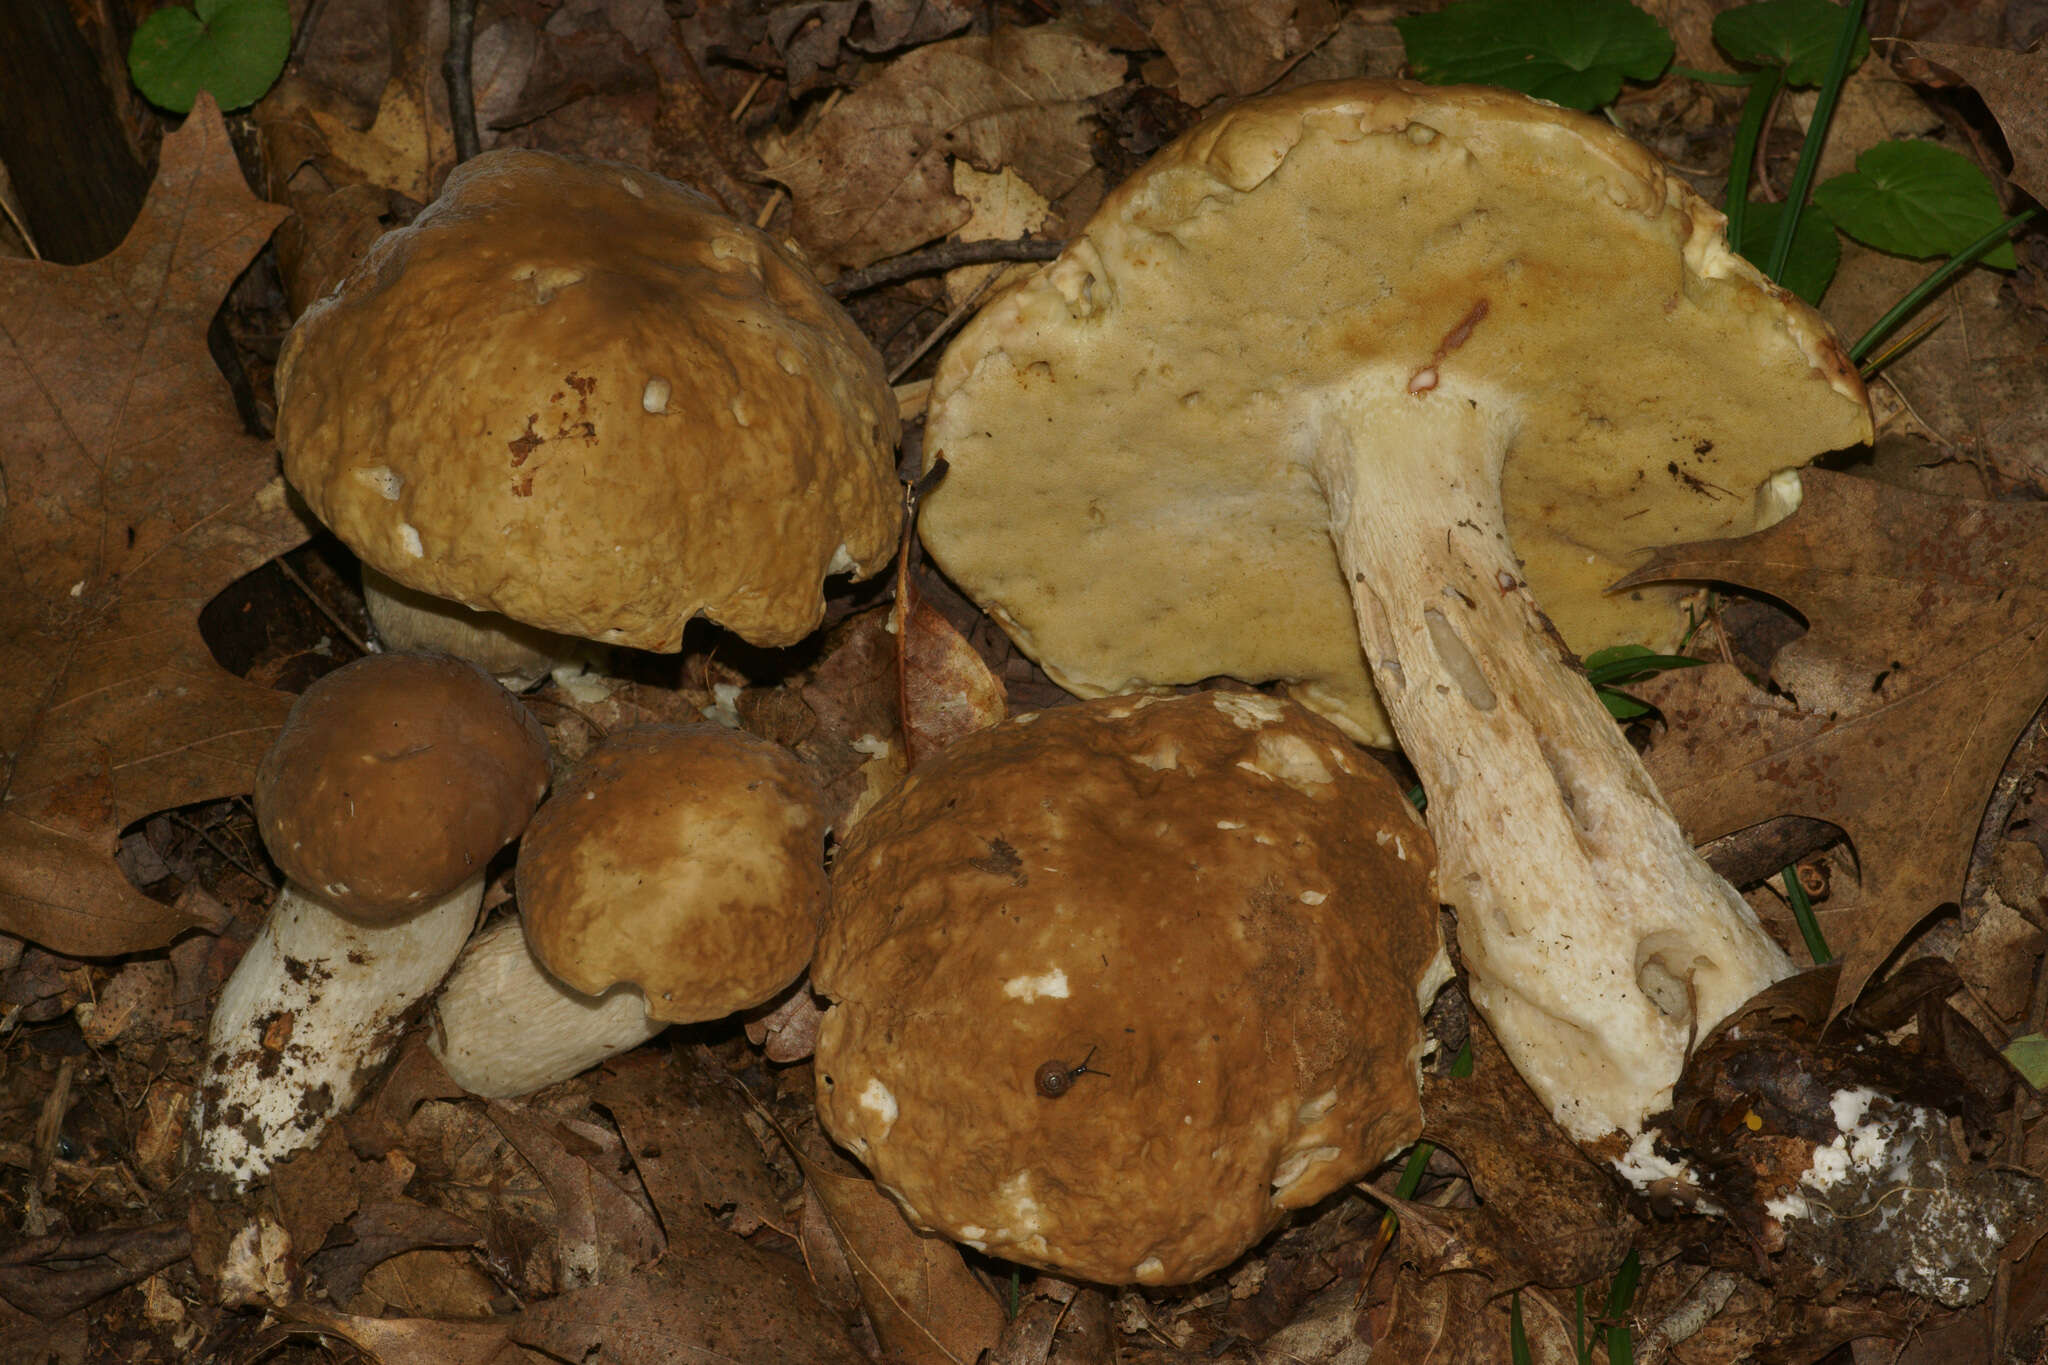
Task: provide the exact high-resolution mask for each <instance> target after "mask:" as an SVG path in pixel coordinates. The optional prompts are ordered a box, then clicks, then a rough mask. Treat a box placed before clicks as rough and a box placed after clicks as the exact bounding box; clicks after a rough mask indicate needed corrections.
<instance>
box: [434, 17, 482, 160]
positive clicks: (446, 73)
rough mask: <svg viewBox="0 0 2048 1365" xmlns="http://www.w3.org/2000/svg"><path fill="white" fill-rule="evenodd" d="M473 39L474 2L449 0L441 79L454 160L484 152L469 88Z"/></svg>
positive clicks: (473, 95) (474, 100) (465, 158)
mask: <svg viewBox="0 0 2048 1365" xmlns="http://www.w3.org/2000/svg"><path fill="white" fill-rule="evenodd" d="M475 36H476V0H448V51H447V52H446V53H445V54H444V55H443V56H442V58H441V79H442V80H444V81H446V82H448V121H449V122H450V123H451V124H453V125H454V128H455V160H456V161H457V162H463V161H467V160H469V159H470V158H471V157H473V156H475V155H476V154H477V153H478V152H480V151H482V150H483V144H482V143H480V142H478V141H477V134H476V91H475V90H474V89H473V88H472V87H471V85H470V66H469V49H470V45H471V43H472V41H473V40H474V38H475Z"/></svg>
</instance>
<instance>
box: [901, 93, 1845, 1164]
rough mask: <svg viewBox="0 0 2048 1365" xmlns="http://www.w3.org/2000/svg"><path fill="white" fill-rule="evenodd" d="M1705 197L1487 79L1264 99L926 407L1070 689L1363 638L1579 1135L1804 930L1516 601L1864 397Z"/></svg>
mask: <svg viewBox="0 0 2048 1365" xmlns="http://www.w3.org/2000/svg"><path fill="white" fill-rule="evenodd" d="M1723 227H1724V220H1723V218H1722V215H1721V214H1719V213H1718V212H1716V211H1715V210H1714V209H1713V208H1711V207H1710V206H1708V205H1707V204H1706V203H1705V202H1703V201H1702V200H1701V199H1699V198H1698V196H1696V195H1695V194H1693V192H1692V191H1691V190H1690V189H1688V188H1687V187H1686V186H1685V185H1684V184H1683V183H1682V182H1681V181H1680V180H1679V179H1678V178H1677V177H1676V176H1674V175H1672V174H1670V173H1668V172H1667V171H1666V169H1665V167H1664V166H1663V165H1662V164H1661V163H1660V162H1659V161H1658V160H1657V159H1656V158H1655V157H1654V156H1653V155H1651V154H1650V153H1649V152H1647V151H1645V150H1644V149H1643V148H1642V147H1640V146H1638V145H1637V144H1635V143H1634V142H1631V141H1629V140H1628V139H1627V138H1626V137H1624V136H1623V135H1622V134H1620V133H1619V132H1617V131H1615V130H1614V129H1613V128H1612V127H1609V126H1608V125H1606V124H1604V123H1601V122H1600V121H1598V120H1596V119H1591V118H1587V117H1584V116H1582V115H1579V114H1575V113H1570V112H1568V111H1565V110H1561V109H1557V108H1555V107H1553V106H1550V105H1547V104H1543V103H1540V102H1537V101H1534V100H1529V99H1526V98H1523V97H1521V96H1518V95H1513V94H1509V93H1507V92H1504V91H1498V90H1489V89H1477V88H1468V89H1437V88H1430V87H1425V86H1420V85H1414V84H1408V83H1402V82H1373V81H1354V82H1339V83H1331V84H1326V85H1318V86H1306V87H1302V88H1299V89H1296V90H1293V91H1290V92H1288V93H1285V94H1282V95H1277V96H1273V97H1270V98H1264V99H1254V100H1250V101H1247V102H1245V103H1243V104H1241V105H1238V106H1236V107H1235V108H1232V109H1230V110H1227V111H1226V112H1224V113H1222V114H1220V115H1218V116H1216V117H1214V118H1212V119H1210V120H1208V121H1206V122H1204V123H1202V124H1200V125H1198V126H1197V127H1195V128H1194V129H1192V130H1190V131H1189V132H1188V133H1187V134H1185V135H1184V136H1183V137H1181V138H1180V139H1179V140H1177V141H1176V142H1174V143H1173V144H1172V145H1171V146H1169V147H1168V148H1166V149H1165V150H1164V151H1162V152H1160V153H1159V154H1158V155H1157V156H1156V157H1155V158H1154V159H1153V160H1152V161H1151V163H1149V164H1148V165H1147V166H1146V167H1144V168H1143V169H1142V170H1140V171H1139V172H1138V174H1136V175H1135V176H1133V177H1132V178H1131V179H1130V180H1129V181H1128V182H1127V183H1125V184H1124V185H1123V186H1122V187H1120V188H1119V189H1118V190H1117V191H1116V192H1115V193H1114V194H1112V195H1111V196H1110V197H1109V199H1108V200H1107V201H1106V202H1105V203H1104V204H1103V206H1102V208H1101V210H1100V211H1099V212H1098V213H1097V215H1096V216H1095V218H1094V219H1093V221H1091V222H1090V223H1089V225H1088V227H1087V228H1086V230H1085V231H1084V232H1082V233H1081V234H1080V236H1078V237H1077V238H1076V239H1075V240H1074V241H1072V242H1071V243H1069V245H1068V246H1067V248H1066V250H1065V251H1064V253H1063V254H1062V255H1061V257H1060V258H1059V259H1058V260H1057V261H1054V262H1052V263H1051V264H1049V265H1048V266H1046V267H1045V268H1044V269H1043V270H1042V271H1040V272H1039V273H1037V274H1036V275H1035V276H1033V277H1032V278H1030V279H1029V280H1028V281H1027V282H1025V283H1024V284H1023V285H1021V286H1019V287H1018V288H1016V289H1015V290H1013V291H1012V292H1011V293H1009V294H1008V295H1006V296H1005V297H1003V298H1002V299H1000V300H999V301H997V302H996V303H995V304H993V305H991V306H990V307H989V308H987V309H985V310H984V311H983V312H982V313H981V315H980V316H979V317H978V318H976V319H975V320H974V322H973V323H972V324H971V325H970V326H969V327H968V328H967V329H966V330H965V331H963V333H962V334H961V335H960V337H959V338H958V339H957V340H956V341H955V342H954V344H953V345H952V346H951V347H950V348H949V350H948V351H947V353H946V355H945V358H944V360H943V361H942V363H941V366H940V369H939V372H938V375H937V377H936V380H935V383H934V386H933V391H932V403H931V412H930V417H929V420H928V424H927V427H926V444H925V448H926V451H927V453H928V456H930V457H939V456H943V457H944V458H945V459H946V460H947V461H948V463H949V465H950V471H949V473H948V474H947V476H946V479H945V481H944V482H943V483H942V484H941V485H940V486H939V488H938V489H937V490H935V491H934V493H933V494H932V495H931V497H930V498H929V499H928V500H927V502H926V505H925V509H924V512H923V518H922V521H921V523H920V525H921V531H922V533H923V535H924V539H925V544H926V545H927V546H928V547H929V549H930V550H931V552H932V555H933V557H934V558H935V559H936V560H937V561H938V563H939V564H940V565H941V566H942V567H943V568H944V569H945V571H946V572H947V573H948V574H950V575H951V576H952V577H953V578H954V579H955V580H956V581H957V582H959V583H960V584H961V585H962V586H963V587H965V588H966V589H967V590H968V591H969V592H970V593H971V594H973V595H974V597H975V598H976V599H977V600H978V601H979V602H980V603H981V604H982V605H983V606H984V607H986V608H987V610H988V611H989V612H990V613H991V614H992V615H993V616H995V617H996V619H997V620H999V621H1001V622H1002V623H1003V624H1004V625H1005V626H1007V627H1008V628H1009V629H1010V631H1011V633H1012V634H1013V635H1014V636H1015V637H1016V638H1017V639H1018V640H1019V641H1020V642H1021V643H1022V644H1023V646H1024V648H1025V649H1026V650H1027V651H1028V652H1030V653H1031V654H1032V655H1033V656H1035V657H1036V658H1038V659H1039V660H1040V661H1041V662H1042V663H1044V664H1045V665H1046V666H1047V667H1048V669H1049V670H1051V671H1052V672H1053V673H1054V675H1055V677H1058V678H1061V679H1063V680H1065V681H1067V682H1068V683H1069V685H1070V686H1073V687H1075V688H1076V689H1077V690H1080V691H1083V692H1097V691H1116V690H1123V689H1127V688H1134V687H1140V686H1145V685H1152V684H1159V683H1165V682H1171V681H1176V680H1184V679H1190V678H1197V677H1203V676H1207V675H1211V674H1218V673H1225V674H1232V675H1235V676H1239V677H1245V678H1270V677H1275V676H1281V677H1290V678H1297V679H1308V680H1310V681H1311V682H1314V683H1316V684H1318V686H1317V687H1314V688H1311V689H1310V691H1311V694H1312V695H1314V694H1315V693H1317V692H1318V691H1320V692H1321V694H1322V699H1323V700H1324V702H1325V703H1326V704H1327V703H1328V701H1329V697H1330V694H1332V693H1340V694H1341V693H1346V692H1347V691H1348V692H1355V691H1357V690H1358V689H1356V688H1354V687H1352V686H1351V685H1350V684H1348V683H1345V682H1344V681H1343V677H1344V676H1346V675H1344V673H1343V670H1342V669H1340V668H1336V667H1335V665H1334V664H1332V662H1331V661H1332V660H1337V659H1341V658H1343V657H1345V656H1347V655H1350V654H1351V652H1352V651H1353V650H1354V649H1362V654H1363V658H1364V661H1365V662H1366V663H1367V664H1368V665H1369V666H1370V669H1371V673H1372V678H1373V680H1374V681H1375V682H1376V684H1377V685H1378V690H1379V693H1380V696H1381V697H1382V698H1383V699H1384V701H1385V705H1386V709H1387V712H1388V713H1389V715H1390V716H1391V718H1392V722H1393V729H1394V732H1395V733H1396V734H1397V735H1398V736H1399V739H1400V743H1401V745H1402V747H1403V748H1404V749H1405V750H1406V751H1407V754H1408V757H1409V759H1410V761H1411V762H1412V763H1413V764H1414V765H1415V768H1416V771H1417V772H1418V773H1419V774H1420V776H1421V777H1422V780H1423V783H1424V785H1425V787H1426V788H1427V790H1428V794H1429V821H1430V825H1431V828H1432V829H1433V830H1434V831H1435V834H1436V838H1437V843H1438V847H1439V848H1440V850H1441V852H1442V858H1443V866H1442V870H1441V873H1440V878H1441V882H1442V886H1443V892H1444V896H1445V898H1446V899H1447V900H1448V901H1451V902H1452V903H1454V904H1455V905H1456V906H1457V907H1458V911H1459V921H1458V923H1459V929H1458V934H1459V942H1460V944H1461V945H1462V947H1463V949H1464V956H1465V960H1466V962H1467V963H1468V964H1469V965H1470V968H1471V977H1472V988H1473V998H1474V1001H1475V1003H1476V1004H1477V1005H1478V1006H1479V1008H1480V1009H1481V1011H1482V1012H1483V1013H1484V1014H1485V1016H1486V1018H1487V1019H1488V1021H1489V1022H1490V1023H1491V1024H1492V1026H1493V1029H1494V1031H1495V1032H1496V1033H1497V1034H1498V1035H1499V1036H1500V1039H1501V1042H1502V1043H1503V1045H1504V1046H1505V1047H1506V1048H1507V1050H1508V1052H1509V1053H1510V1055H1511V1056H1512V1057H1513V1059H1514V1061H1515V1064H1516V1065H1517V1067H1518V1068H1519V1069H1520V1070H1521V1072H1522V1074H1523V1075H1524V1076H1525V1077H1527V1078H1528V1079H1529V1081H1530V1083H1531V1084H1532V1085H1533V1086H1534V1087H1535V1088H1536V1090H1537V1093H1538V1094H1539V1095H1541V1096H1542V1098H1543V1099H1544V1100H1545V1102H1546V1103H1547V1104H1548V1105H1549V1106H1550V1108H1551V1109H1552V1111H1553V1112H1554V1113H1555V1115H1556V1116H1557V1118H1558V1119H1559V1120H1560V1121H1561V1122H1562V1123H1563V1124H1564V1126H1565V1127H1566V1128H1567V1129H1568V1130H1570V1132H1572V1133H1573V1134H1574V1135H1576V1136H1577V1137H1579V1138H1581V1139H1587V1140H1591V1139H1596V1138H1599V1137H1601V1136H1602V1135H1606V1134H1612V1133H1619V1134H1621V1135H1623V1138H1624V1141H1623V1142H1622V1143H1621V1144H1619V1145H1621V1146H1627V1145H1629V1143H1628V1141H1627V1139H1628V1138H1630V1137H1632V1136H1633V1135H1635V1134H1637V1133H1639V1132H1640V1130H1641V1128H1642V1125H1643V1121H1644V1118H1645V1116H1646V1115H1647V1114H1648V1113H1650V1112H1651V1111H1653V1110H1655V1109H1658V1108H1660V1107H1662V1106H1663V1105H1664V1104H1666V1103H1667V1102H1668V1100H1669V1098H1670V1093H1671V1086H1672V1084H1673V1082H1674V1080H1675V1079H1676V1078H1677V1076H1678V1074H1679V1070H1680V1067H1681V1064H1682V1062H1683V1059H1684V1056H1685V1052H1686V1047H1687V1043H1688V1040H1689V1039H1692V1038H1694V1037H1696V1036H1699V1035H1702V1034H1704V1033H1705V1031H1706V1030H1707V1029H1708V1028H1709V1027H1710V1026H1711V1025H1712V1024H1713V1023H1714V1022H1715V1021H1716V1020H1718V1019H1720V1018H1722V1017H1723V1016H1724V1015H1725V1014H1726V1013H1727V1012H1728V1011H1729V1010H1730V1009H1732V1008H1733V1007H1734V1006H1736V1005H1737V1004H1739V1003H1740V1002H1741V1001H1743V1000H1744V999H1746V998H1748V997H1749V996H1750V995H1751V994H1752V993H1753V992H1755V991H1756V990H1757V989H1759V988H1760V987H1762V986H1764V985H1766V984H1768V983H1769V982H1771V981H1773V980H1775V979H1777V978H1779V977H1781V976H1782V975H1784V974H1786V973H1787V972H1788V971H1789V970H1790V964H1789V962H1788V960H1787V958H1786V956H1785V954H1784V953H1783V952H1782V951H1781V950H1780V949H1779V948H1778V947H1777V945H1776V944H1775V943H1773V942H1772V940H1771V939H1770V937H1769V936H1768V935H1767V934H1766V933H1765V932H1764V931H1763V929H1762V928H1761V926H1760V925H1759V924H1758V923H1757V921H1756V918H1755V916H1754V915H1753V914H1752V913H1751V912H1750V910H1749V908H1748V907H1747V905H1745V904H1744V902H1743V901H1742V899H1741V897H1740V896H1739V895H1737V894H1736V892H1735V891H1734V890H1733V889H1732V888H1731V887H1729V886H1728V885H1727V884H1726V883H1725V882H1723V881H1722V880H1721V879H1720V878H1719V877H1717V876H1715V875H1714V874H1713V873H1712V872H1711V871H1710V870H1709V869H1708V868H1707V867H1706V866H1705V864H1704V863H1702V862H1701V861H1700V860H1699V859H1698V858H1697V857H1696V856H1695V855H1694V854H1693V852H1692V849H1691V848H1690V846H1689V845H1688V843H1687V841H1686V839H1685V837H1684V835H1683V833H1682V832H1681V831H1680V830H1679V828H1678V826H1677V825H1676V823H1675V822H1674V821H1673V820H1672V818H1671V816H1670V813H1669V811H1668V809H1667V807H1666V806H1665V805H1664V803H1663V801H1662V799H1661V798H1660V797H1659V796H1658V795H1657V793H1656V790H1655V788H1654V787H1653V785H1652V784H1651V782H1650V780H1649V778H1648V777H1647V775H1646V774H1645V773H1644V771H1643V769H1642V766H1641V764H1640V763H1639V762H1638V761H1637V758H1636V755H1635V753H1634V752H1633V751H1632V750H1631V749H1630V747H1629V745H1628V743H1627V742H1626V740H1625V739H1624V738H1623V737H1622V736H1621V734H1620V733H1619V732H1618V730H1617V729H1616V727H1615V725H1614V724H1613V722H1612V721H1611V720H1610V718H1609V717H1608V715H1607V713H1606V711H1605V709H1604V708H1603V707H1602V706H1601V705H1600V703H1599V702H1598V700H1597V699H1596V697H1595V696H1594V694H1593V692H1592V690H1591V689H1590V688H1589V687H1588V686H1587V684H1586V682H1585V680H1584V677H1583V675H1582V674H1581V672H1580V670H1579V668H1578V666H1577V664H1576V662H1575V660H1574V659H1573V658H1572V656H1571V654H1570V652H1569V651H1568V650H1567V649H1566V648H1565V647H1564V646H1563V645H1562V644H1561V643H1560V641H1559V639H1558V637H1557V634H1556V632H1555V631H1554V630H1553V629H1552V626H1551V622H1550V621H1549V620H1548V619H1546V616H1545V614H1544V611H1543V610H1542V609H1541V608H1539V606H1538V600H1539V599H1541V601H1542V602H1543V603H1544V604H1545V605H1547V606H1549V607H1550V608H1551V609H1552V610H1554V611H1556V612H1557V613H1558V614H1559V615H1560V616H1562V615H1563V614H1564V613H1566V612H1567V611H1570V610H1575V609H1577V607H1578V603H1579V597H1580V595H1583V594H1584V593H1585V586H1584V584H1583V583H1582V584H1580V585H1579V586H1578V587H1574V584H1573V580H1574V577H1575V576H1580V575H1583V574H1585V573H1588V572H1591V573H1597V574H1599V575H1600V579H1598V580H1595V581H1608V580H1609V576H1610V575H1614V574H1616V573H1618V572H1619V571H1620V569H1622V568H1625V567H1630V566H1633V564H1634V563H1635V562H1636V561H1637V560H1638V558H1639V557H1640V556H1641V554H1642V553H1643V552H1645V551H1646V550H1647V549H1648V548H1649V547H1652V546H1656V545H1659V544H1663V543H1666V542H1670V541H1675V540H1689V539H1696V538H1701V537H1711V536H1714V535H1718V534H1726V533H1740V532H1743V531H1747V530H1749V529H1751V527H1752V526H1753V525H1754V524H1755V519H1756V516H1757V512H1756V506H1757V492H1758V490H1759V488H1760V487H1769V488H1771V489H1772V490H1774V491H1776V492H1782V491H1783V489H1784V480H1782V479H1779V480H1778V481H1777V482H1775V483H1773V479H1774V476H1777V475H1779V474H1780V473H1781V471H1784V470H1787V469H1789V468H1790V467H1792V466H1796V465H1799V464H1801V463H1804V462H1805V461H1806V460H1808V459H1810V458H1811V457H1812V456H1813V455H1815V454H1816V453H1818V452H1822V451H1828V450H1834V449H1838V448H1842V447H1847V446H1851V445H1854V444H1856V443H1857V442H1859V441H1862V440H1865V439H1867V438H1868V436H1869V434H1870V418H1869V414H1868V410H1867V406H1866V402H1865V397H1864V393H1863V388H1862V385H1861V383H1860V382H1859V381H1858V379H1857V376H1856V372H1855V368H1854V366H1853V365H1851V364H1850V363H1849V361H1848V359H1847V357H1846V356H1845V355H1844V353H1843V351H1842V349H1841V347H1840V346H1839V345H1838V343H1837V342H1836V339H1835V338H1834V336H1833V334H1832V333H1831V332H1830V331H1829V329H1828V327H1827V325H1826V324H1825V323H1824V322H1823V321H1822V320H1821V319H1820V318H1819V317H1818V316H1817V315H1816V314H1815V313H1814V312H1813V311H1812V310H1811V309H1809V308H1807V307H1806V306H1805V305H1803V304H1801V303H1800V302H1799V301H1798V300H1796V299H1794V298H1792V297H1791V296H1790V295H1789V294H1787V293H1786V292H1785V291H1784V290H1782V289H1780V288H1778V287H1777V286H1776V285H1774V284H1772V283H1770V282H1769V281H1768V280H1766V279H1764V278H1763V277H1762V275H1761V274H1759V272H1757V271H1756V270H1755V269H1754V268H1752V267H1751V266H1750V265H1749V264H1748V263H1747V262H1745V261H1744V260H1743V259H1742V258H1741V257H1740V256H1738V255H1736V254H1735V253H1734V251H1733V250H1731V249H1730V247H1729V245H1728V243H1727V241H1726V240H1725V238H1724V235H1723ZM1347 608H1348V613H1349V615H1350V616H1351V617H1353V618H1354V619H1355V625H1354V624H1352V623H1350V622H1347V621H1346V620H1345V612H1346V609H1347ZM1566 629H1567V633H1568V634H1569V633H1570V630H1571V628H1570V627H1569V626H1567V627H1566ZM1354 642H1355V644H1354ZM1333 679H1335V681H1334V682H1333V681H1332V680H1333Z"/></svg>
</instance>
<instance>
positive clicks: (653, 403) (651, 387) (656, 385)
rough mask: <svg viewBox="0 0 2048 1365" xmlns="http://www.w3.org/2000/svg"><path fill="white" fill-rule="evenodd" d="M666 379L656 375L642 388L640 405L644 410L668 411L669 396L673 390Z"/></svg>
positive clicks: (654, 411) (652, 411)
mask: <svg viewBox="0 0 2048 1365" xmlns="http://www.w3.org/2000/svg"><path fill="white" fill-rule="evenodd" d="M673 387H674V386H673V385H671V384H670V383H669V382H668V381H667V380H666V379H663V378H662V377H661V376H660V375H655V376H653V377H652V378H651V379H649V380H648V381H647V387H646V388H644V389H642V390H640V406H641V408H642V409H643V410H644V411H647V412H651V413H656V414H660V413H664V412H667V411H668V396H669V394H670V392H671V391H672V390H673Z"/></svg>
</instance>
